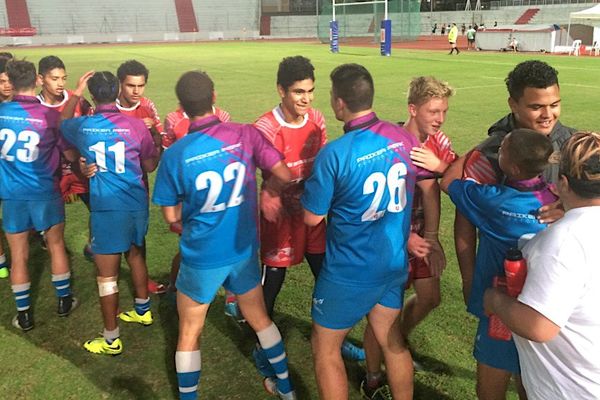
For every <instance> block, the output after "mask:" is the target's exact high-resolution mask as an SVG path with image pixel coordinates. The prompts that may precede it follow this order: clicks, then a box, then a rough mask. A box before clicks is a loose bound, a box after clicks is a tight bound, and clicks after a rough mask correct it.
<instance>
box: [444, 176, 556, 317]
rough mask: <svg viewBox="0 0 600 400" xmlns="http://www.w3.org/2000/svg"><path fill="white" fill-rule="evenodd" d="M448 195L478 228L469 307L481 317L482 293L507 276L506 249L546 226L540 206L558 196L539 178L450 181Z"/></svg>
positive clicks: (522, 241)
mask: <svg viewBox="0 0 600 400" xmlns="http://www.w3.org/2000/svg"><path fill="white" fill-rule="evenodd" d="M508 185H510V186H508ZM448 194H449V195H450V199H451V200H452V202H453V203H454V204H455V205H456V208H457V209H458V211H460V213H461V214H463V215H464V216H465V217H466V218H467V219H468V220H469V221H471V223H472V224H473V225H475V226H476V227H477V228H478V229H479V244H478V247H477V256H476V258H475V271H474V275H473V283H472V286H471V296H470V297H469V302H468V305H467V310H468V311H469V312H470V313H472V314H474V315H475V316H478V317H481V316H483V315H484V313H483V293H484V292H485V290H486V289H487V288H489V287H491V286H492V281H493V279H494V277H495V276H504V257H505V256H506V251H507V250H508V249H510V248H517V247H522V246H523V245H524V243H525V241H526V240H528V239H530V238H531V237H533V236H534V235H535V234H536V233H537V232H539V231H541V230H542V229H544V228H545V227H546V225H545V224H541V223H540V222H539V221H538V219H537V217H536V216H537V212H538V209H539V208H540V207H541V206H543V205H546V204H550V203H552V202H555V201H556V200H557V197H556V196H555V195H554V194H553V193H552V192H551V191H550V189H549V187H548V185H547V184H546V183H545V181H543V180H542V178H539V177H538V178H534V179H530V180H526V181H519V182H508V183H507V185H506V186H505V185H481V184H478V183H476V182H473V181H469V180H467V181H461V180H458V179H457V180H455V181H453V182H452V183H451V184H450V187H449V188H448ZM519 242H520V243H519Z"/></svg>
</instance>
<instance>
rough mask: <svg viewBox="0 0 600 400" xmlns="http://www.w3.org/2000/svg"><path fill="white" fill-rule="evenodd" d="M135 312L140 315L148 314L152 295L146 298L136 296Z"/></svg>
mask: <svg viewBox="0 0 600 400" xmlns="http://www.w3.org/2000/svg"><path fill="white" fill-rule="evenodd" d="M134 308H135V312H136V313H138V314H139V315H144V314H146V312H147V311H150V297H147V298H145V299H140V298H137V297H136V298H135V304H134Z"/></svg>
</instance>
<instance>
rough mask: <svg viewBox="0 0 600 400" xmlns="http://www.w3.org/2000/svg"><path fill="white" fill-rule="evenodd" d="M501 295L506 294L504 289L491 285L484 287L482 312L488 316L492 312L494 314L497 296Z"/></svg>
mask: <svg viewBox="0 0 600 400" xmlns="http://www.w3.org/2000/svg"><path fill="white" fill-rule="evenodd" d="M502 296H508V295H507V294H506V289H504V290H503V289H502V288H497V287H491V288H488V289H486V291H485V292H484V293H483V312H484V313H485V315H487V316H488V317H489V316H490V315H492V314H496V309H495V306H494V305H495V303H496V300H497V299H498V298H501V297H502Z"/></svg>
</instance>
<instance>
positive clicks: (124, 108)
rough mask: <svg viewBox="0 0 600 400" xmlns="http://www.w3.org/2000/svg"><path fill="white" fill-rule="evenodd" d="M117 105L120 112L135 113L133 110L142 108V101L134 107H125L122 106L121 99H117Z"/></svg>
mask: <svg viewBox="0 0 600 400" xmlns="http://www.w3.org/2000/svg"><path fill="white" fill-rule="evenodd" d="M116 104H117V108H118V109H119V110H122V111H133V110H135V109H136V108H138V107H139V106H140V104H142V100H140V101H138V102H137V103H135V104H134V105H132V106H131V107H123V106H122V105H121V102H120V101H119V99H118V98H117V101H116Z"/></svg>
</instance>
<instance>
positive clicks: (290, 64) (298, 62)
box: [277, 56, 315, 92]
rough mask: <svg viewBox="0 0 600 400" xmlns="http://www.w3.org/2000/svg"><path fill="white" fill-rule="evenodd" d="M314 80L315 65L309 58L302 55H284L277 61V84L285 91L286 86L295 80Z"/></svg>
mask: <svg viewBox="0 0 600 400" xmlns="http://www.w3.org/2000/svg"><path fill="white" fill-rule="evenodd" d="M305 79H312V80H313V81H314V80H315V67H313V65H312V64H311V62H310V60H309V59H308V58H306V57H302V56H294V57H286V58H284V59H283V60H281V62H280V63H279V69H278V70H277V84H278V85H281V87H282V88H283V89H284V90H285V91H286V92H287V90H288V88H289V87H290V86H292V85H293V84H294V82H297V81H303V80H305Z"/></svg>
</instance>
